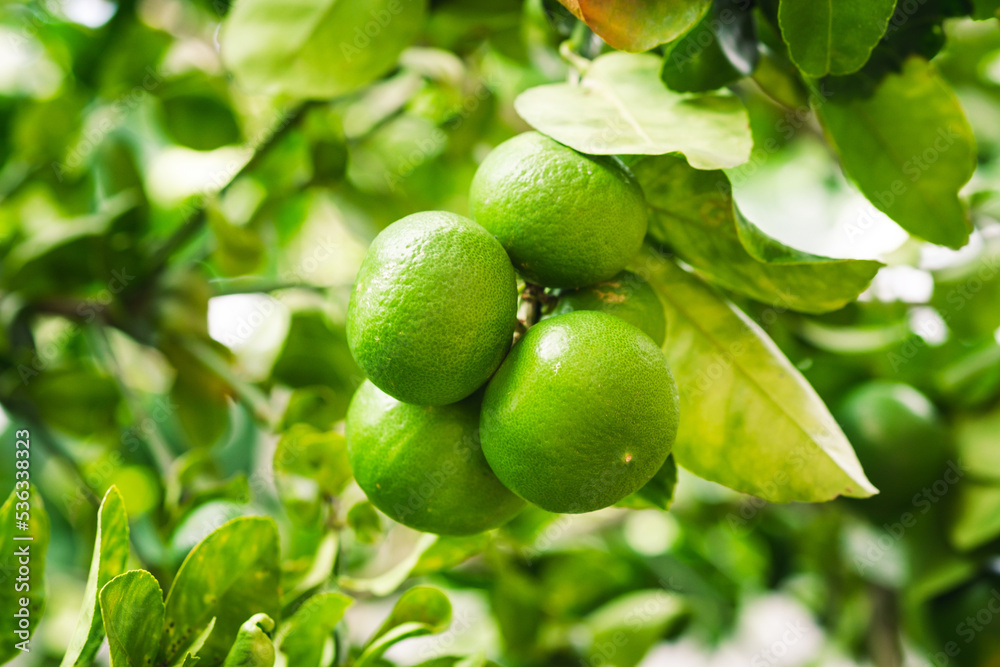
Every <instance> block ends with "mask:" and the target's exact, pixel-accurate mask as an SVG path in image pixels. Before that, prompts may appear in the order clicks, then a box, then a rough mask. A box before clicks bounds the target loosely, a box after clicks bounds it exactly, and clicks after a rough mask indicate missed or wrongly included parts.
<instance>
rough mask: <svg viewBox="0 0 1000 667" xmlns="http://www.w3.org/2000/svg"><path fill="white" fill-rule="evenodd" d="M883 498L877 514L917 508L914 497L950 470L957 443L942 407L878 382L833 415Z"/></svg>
mask: <svg viewBox="0 0 1000 667" xmlns="http://www.w3.org/2000/svg"><path fill="white" fill-rule="evenodd" d="M834 414H835V416H836V418H837V421H838V422H839V423H840V425H841V427H842V428H843V429H844V433H845V434H846V435H847V438H848V440H850V442H851V444H852V445H853V446H854V450H855V451H856V452H857V454H858V460H859V461H860V462H861V466H862V467H863V468H864V470H865V473H866V474H867V475H868V478H869V479H870V480H871V481H872V483H873V484H874V485H875V486H876V487H878V489H879V491H880V493H879V495H877V496H875V497H873V498H870V499H867V500H865V501H863V503H864V505H865V506H866V507H869V508H870V509H872V510H874V511H878V512H883V511H884V512H900V511H905V510H907V509H913V507H914V506H915V500H914V496H915V495H916V494H918V493H920V492H921V491H922V489H923V488H924V487H925V486H927V485H930V484H933V483H934V482H935V481H936V480H938V479H941V478H942V477H943V476H944V474H945V473H946V472H947V471H948V463H949V457H950V456H951V454H952V444H951V440H950V437H949V434H948V428H947V426H946V425H945V423H944V421H943V420H942V419H941V416H940V415H939V414H938V411H937V408H935V407H934V404H933V403H932V402H931V401H930V399H928V398H927V397H926V396H925V395H924V394H922V393H921V392H920V391H918V390H917V389H914V388H913V387H911V386H910V385H907V384H903V383H900V382H890V381H887V380H874V381H871V382H867V383H865V384H862V385H860V386H858V387H856V388H854V389H853V390H852V391H850V392H849V393H848V394H847V395H846V396H845V397H844V398H843V400H842V401H841V403H840V405H839V407H838V408H837V410H835V412H834Z"/></svg>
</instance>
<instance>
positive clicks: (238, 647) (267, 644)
mask: <svg viewBox="0 0 1000 667" xmlns="http://www.w3.org/2000/svg"><path fill="white" fill-rule="evenodd" d="M272 632H274V621H273V620H272V619H271V617H270V616H268V615H267V614H254V615H253V616H251V617H250V619H249V620H248V621H247V622H246V623H244V624H243V625H241V626H240V631H239V634H238V635H236V641H235V642H233V646H232V648H231V649H229V654H228V655H227V656H226V660H225V661H224V662H223V663H222V667H272V665H274V643H273V642H271V637H270V633H272Z"/></svg>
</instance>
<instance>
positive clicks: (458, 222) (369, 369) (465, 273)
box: [347, 211, 517, 405]
mask: <svg viewBox="0 0 1000 667" xmlns="http://www.w3.org/2000/svg"><path fill="white" fill-rule="evenodd" d="M516 321H517V279H516V276H515V275H514V269H513V267H512V266H511V264H510V260H508V258H507V255H506V253H504V250H503V248H502V247H501V246H500V244H499V243H497V241H496V239H494V238H493V237H492V236H490V235H489V233H488V232H486V230H484V229H483V228H482V227H480V226H479V225H477V224H476V223H474V222H472V221H471V220H469V219H467V218H463V217H462V216H460V215H455V214H453V213H444V212H440V211H433V212H426V213H417V214H415V215H411V216H408V217H406V218H403V219H402V220H399V221H398V222H396V223H394V224H392V225H390V226H389V227H387V228H386V229H385V230H384V231H383V232H382V233H381V234H379V235H378V237H377V238H376V239H375V241H374V242H373V243H372V245H371V248H370V249H369V250H368V255H367V256H366V257H365V259H364V262H363V263H362V265H361V269H360V270H359V271H358V275H357V278H356V280H355V283H354V291H353V293H352V294H351V303H350V306H349V308H348V312H347V341H348V344H349V345H350V348H351V353H352V354H353V355H354V358H355V359H356V360H357V362H358V365H359V366H361V368H362V369H363V370H364V371H365V373H366V374H367V376H368V378H369V379H370V380H371V381H372V382H373V383H374V384H375V385H376V386H377V387H378V388H380V389H381V390H382V391H384V392H386V393H387V394H389V395H390V396H393V397H395V398H397V399H399V400H401V401H406V402H407V403H415V404H419V405H446V404H448V403H454V402H455V401H460V400H462V399H463V398H465V397H466V396H469V395H470V394H472V392H474V391H476V389H478V388H479V387H481V386H482V385H483V383H485V382H486V380H487V379H488V378H489V377H490V375H492V374H493V371H495V370H496V369H497V367H498V366H499V365H500V362H501V361H503V358H504V355H505V354H506V353H507V350H508V349H510V344H511V340H512V337H513V335H514V325H515V323H516Z"/></svg>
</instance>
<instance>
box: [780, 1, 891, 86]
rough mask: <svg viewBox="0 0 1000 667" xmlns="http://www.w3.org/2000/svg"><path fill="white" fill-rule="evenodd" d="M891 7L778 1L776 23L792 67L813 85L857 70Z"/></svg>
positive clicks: (881, 31)
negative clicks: (812, 81) (815, 81)
mask: <svg viewBox="0 0 1000 667" xmlns="http://www.w3.org/2000/svg"><path fill="white" fill-rule="evenodd" d="M895 7H896V0H820V1H819V2H817V1H815V0H781V5H780V8H779V10H778V21H779V23H780V25H781V36H782V37H783V38H784V39H785V43H786V44H788V52H789V55H790V56H791V58H792V61H793V62H794V63H795V64H796V65H797V66H798V68H799V69H800V70H802V72H803V73H804V74H806V75H807V76H810V77H812V78H814V79H818V78H819V77H822V76H826V75H827V74H835V75H843V74H850V73H851V72H856V71H858V70H859V69H861V67H862V66H863V65H864V64H865V63H866V62H867V61H868V57H869V56H870V55H871V52H872V49H874V48H875V45H876V44H878V42H879V40H880V39H882V35H883V34H885V29H886V28H887V27H888V25H889V18H890V17H891V16H892V12H893V9H895Z"/></svg>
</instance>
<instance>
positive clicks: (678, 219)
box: [632, 156, 882, 313]
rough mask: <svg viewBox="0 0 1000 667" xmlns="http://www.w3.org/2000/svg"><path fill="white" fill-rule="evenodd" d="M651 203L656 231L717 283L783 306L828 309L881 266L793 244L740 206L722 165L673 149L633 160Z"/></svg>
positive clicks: (852, 294) (861, 288) (850, 296)
mask: <svg viewBox="0 0 1000 667" xmlns="http://www.w3.org/2000/svg"><path fill="white" fill-rule="evenodd" d="M632 170H633V173H634V174H635V175H636V178H638V179H639V182H640V184H642V187H643V191H644V192H645V194H646V201H647V202H649V206H650V211H651V216H650V225H649V235H650V237H651V238H653V239H655V240H656V241H659V242H661V243H666V244H668V245H669V246H670V247H671V248H672V249H673V250H674V251H675V252H676V253H677V255H678V257H680V258H681V259H683V260H684V261H685V262H687V263H688V264H690V265H691V266H693V267H694V268H695V269H697V270H698V271H699V272H700V273H702V274H704V275H705V276H706V277H708V278H709V279H710V280H711V281H712V282H714V283H716V284H717V285H720V286H722V287H725V288H727V289H731V290H733V291H735V292H740V293H741V294H746V295H747V296H750V297H752V298H754V299H757V300H758V301H763V302H764V303H768V304H771V305H773V306H776V307H778V308H781V309H782V310H785V309H790V310H795V311H801V312H807V313H822V312H827V311H831V310H837V309H838V308H842V307H843V306H845V305H846V304H848V303H850V302H851V301H853V300H854V299H856V298H857V297H858V295H859V294H861V292H863V291H864V290H865V289H866V288H867V287H868V285H869V283H871V280H872V278H874V277H875V274H876V273H877V272H878V270H879V268H880V267H881V266H882V264H881V263H879V262H875V261H867V260H851V259H832V258H829V257H820V256H817V255H811V254H808V253H805V252H801V251H798V250H795V249H794V248H789V247H788V246H785V245H783V244H781V243H779V242H778V241H775V240H774V239H772V238H770V237H768V236H766V235H765V234H764V233H763V232H762V231H760V229H758V228H757V227H756V226H755V225H754V224H753V223H752V222H750V221H749V220H747V219H746V218H745V217H744V216H743V215H742V214H741V213H740V211H739V209H738V208H737V207H736V205H735V203H734V201H733V196H732V188H731V186H730V184H729V179H728V178H727V177H726V175H725V173H723V172H721V171H699V170H697V169H692V168H691V167H689V166H688V165H687V164H686V163H685V162H684V160H682V159H680V158H676V157H672V156H661V157H654V158H645V159H643V160H641V161H639V162H638V163H637V164H634V165H632Z"/></svg>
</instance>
